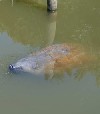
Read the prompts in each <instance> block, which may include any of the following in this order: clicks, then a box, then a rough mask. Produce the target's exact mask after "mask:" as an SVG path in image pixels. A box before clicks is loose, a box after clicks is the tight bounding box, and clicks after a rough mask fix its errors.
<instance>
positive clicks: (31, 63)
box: [9, 44, 71, 74]
mask: <svg viewBox="0 0 100 114" xmlns="http://www.w3.org/2000/svg"><path fill="white" fill-rule="evenodd" d="M70 52H71V46H69V45H67V44H54V45H51V46H48V47H46V48H43V49H42V50H40V51H39V52H35V53H34V52H33V53H32V54H30V55H29V56H27V57H25V58H22V59H20V60H18V61H17V62H16V63H14V64H10V65H9V70H10V71H11V72H16V73H20V72H27V73H34V74H38V73H43V72H44V73H46V72H48V73H51V72H53V69H54V65H55V63H56V61H58V59H60V58H64V57H66V56H68V55H69V54H70Z"/></svg>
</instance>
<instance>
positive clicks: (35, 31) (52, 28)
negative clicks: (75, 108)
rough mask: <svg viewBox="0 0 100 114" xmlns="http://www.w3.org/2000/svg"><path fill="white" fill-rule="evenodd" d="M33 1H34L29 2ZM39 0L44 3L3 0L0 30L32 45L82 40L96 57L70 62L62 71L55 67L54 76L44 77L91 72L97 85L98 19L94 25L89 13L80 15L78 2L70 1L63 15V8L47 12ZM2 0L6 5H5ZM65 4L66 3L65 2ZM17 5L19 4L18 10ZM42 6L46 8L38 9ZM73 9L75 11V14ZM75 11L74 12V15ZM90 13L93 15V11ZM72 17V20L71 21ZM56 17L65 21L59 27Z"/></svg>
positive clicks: (99, 63) (99, 70)
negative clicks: (6, 2) (50, 12)
mask: <svg viewBox="0 0 100 114" xmlns="http://www.w3.org/2000/svg"><path fill="white" fill-rule="evenodd" d="M21 2H25V3H28V5H27V4H23V7H22V6H21V5H20V3H21ZM30 3H31V4H32V5H29V4H30ZM39 3H41V1H39V0H38V1H35V0H33V1H31V0H16V2H15V3H14V4H13V7H12V6H10V5H8V4H7V5H6V4H5V3H4V2H1V4H0V7H1V9H2V10H3V13H2V10H0V15H1V17H2V18H0V32H1V33H2V32H4V31H6V32H7V33H8V35H9V36H10V37H11V39H12V40H13V41H14V42H16V43H21V44H22V45H25V46H26V45H30V46H32V47H40V48H42V47H46V46H48V45H52V44H53V43H58V42H60V43H61V42H62V43H63V42H67V43H71V42H73V43H79V44H80V45H82V46H83V47H85V48H86V49H87V52H88V53H89V54H90V55H91V56H95V57H96V58H97V59H96V61H92V62H90V63H88V65H87V64H83V65H82V66H78V67H76V66H75V67H74V66H73V65H68V67H66V68H65V69H62V70H61V72H60V73H59V74H56V71H54V75H53V77H50V75H47V74H46V75H45V80H48V79H58V80H62V79H63V78H64V77H65V76H69V77H72V78H74V79H77V80H81V79H82V78H83V77H85V76H86V74H87V73H91V74H92V75H94V76H95V78H96V82H97V85H100V59H99V58H100V53H99V49H100V46H99V44H100V40H98V37H96V38H94V36H96V33H97V32H98V31H96V29H95V27H94V26H96V23H93V25H92V24H91V23H92V21H91V22H89V20H88V18H87V17H86V16H84V17H81V16H82V15H81V14H80V16H78V17H77V15H78V12H77V9H78V6H77V7H72V6H73V5H72V4H71V8H69V11H70V13H68V12H66V11H65V12H64V13H66V15H67V16H66V15H65V14H64V13H63V15H61V12H59V14H57V12H55V13H52V14H48V13H47V12H46V11H45V10H44V9H46V7H45V5H41V4H39ZM69 3H70V2H69ZM3 4H4V6H6V7H3ZM63 5H64V6H65V4H63ZM74 5H75V4H74ZM33 6H34V7H33ZM16 7H18V8H17V10H16ZM39 7H40V9H43V10H40V9H37V8H39ZM79 7H80V6H79ZM73 9H74V10H75V11H74V10H73ZM74 13H76V16H75V15H74ZM72 14H73V16H72V17H71V15H72ZM87 14H88V13H86V15H87ZM93 14H94V13H93ZM84 15H85V14H84ZM64 16H65V17H64ZM90 16H91V17H94V15H90ZM8 17H9V18H8ZM73 17H74V18H73ZM64 18H65V19H66V20H67V21H66V20H65V22H66V23H67V25H64V24H62V23H63V20H64ZM78 18H79V19H78ZM71 19H72V21H73V22H72V21H70V20H71ZM89 19H90V18H89ZM41 21H42V22H41ZM56 21H58V22H59V23H61V24H62V25H61V24H59V23H57V24H58V25H57V26H58V27H57V30H56ZM74 23H76V24H74ZM66 26H67V27H66ZM63 34H64V35H63ZM61 37H63V38H61ZM67 37H69V38H67ZM1 67H2V65H1ZM4 67H5V68H7V67H6V65H4Z"/></svg>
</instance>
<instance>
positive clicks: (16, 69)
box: [9, 64, 22, 73]
mask: <svg viewBox="0 0 100 114" xmlns="http://www.w3.org/2000/svg"><path fill="white" fill-rule="evenodd" d="M9 70H10V71H11V72H13V73H17V72H20V71H21V70H22V68H21V67H16V66H15V65H13V64H10V65H9Z"/></svg>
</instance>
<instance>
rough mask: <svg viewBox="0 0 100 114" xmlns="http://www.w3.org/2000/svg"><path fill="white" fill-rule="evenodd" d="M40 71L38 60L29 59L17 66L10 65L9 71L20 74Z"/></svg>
mask: <svg viewBox="0 0 100 114" xmlns="http://www.w3.org/2000/svg"><path fill="white" fill-rule="evenodd" d="M36 69H38V65H37V61H36V58H34V57H33V58H32V57H27V58H23V59H20V60H19V61H17V62H16V63H15V64H10V65H9V70H10V71H11V72H15V73H20V72H34V71H35V70H36Z"/></svg>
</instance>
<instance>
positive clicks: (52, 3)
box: [47, 0, 57, 12]
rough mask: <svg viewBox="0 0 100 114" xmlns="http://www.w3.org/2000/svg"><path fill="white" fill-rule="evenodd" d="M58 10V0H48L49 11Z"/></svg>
mask: <svg viewBox="0 0 100 114" xmlns="http://www.w3.org/2000/svg"><path fill="white" fill-rule="evenodd" d="M56 10H57V0H47V11H49V12H54V11H56Z"/></svg>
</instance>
